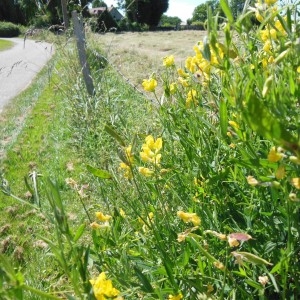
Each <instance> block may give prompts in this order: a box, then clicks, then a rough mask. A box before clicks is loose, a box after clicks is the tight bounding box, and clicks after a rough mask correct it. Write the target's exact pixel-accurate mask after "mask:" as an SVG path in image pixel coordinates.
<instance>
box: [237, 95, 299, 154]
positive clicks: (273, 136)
mask: <svg viewBox="0 0 300 300" xmlns="http://www.w3.org/2000/svg"><path fill="white" fill-rule="evenodd" d="M243 115H244V118H245V120H246V121H247V123H248V124H249V125H250V127H251V128H252V130H253V131H255V132H257V133H258V134H260V135H262V136H263V137H265V138H266V139H268V140H271V141H273V142H275V143H276V144H279V145H282V146H284V147H285V148H287V149H289V150H291V151H296V152H298V151H300V145H299V144H298V141H297V139H296V138H295V137H293V136H292V134H291V133H290V132H288V131H287V130H286V128H285V126H284V125H283V124H281V123H280V122H279V120H278V119H277V118H276V117H275V116H274V115H273V114H272V113H271V112H270V110H269V108H268V107H267V106H266V105H265V104H264V102H263V101H261V100H259V99H258V98H257V97H256V96H254V95H252V97H251V98H250V99H249V101H248V104H247V108H245V109H244V111H243Z"/></svg>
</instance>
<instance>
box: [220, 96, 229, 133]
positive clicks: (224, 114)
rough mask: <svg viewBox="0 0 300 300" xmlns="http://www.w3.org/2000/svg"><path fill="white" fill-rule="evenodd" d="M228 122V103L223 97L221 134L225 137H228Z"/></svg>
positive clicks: (221, 104) (221, 102)
mask: <svg viewBox="0 0 300 300" xmlns="http://www.w3.org/2000/svg"><path fill="white" fill-rule="evenodd" d="M227 124H228V115H227V105H226V102H225V100H223V99H221V101H220V126H221V134H222V136H223V137H224V138H226V137H227Z"/></svg>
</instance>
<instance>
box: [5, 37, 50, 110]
mask: <svg viewBox="0 0 300 300" xmlns="http://www.w3.org/2000/svg"><path fill="white" fill-rule="evenodd" d="M1 39H5V40H10V41H12V42H13V43H14V46H13V47H12V48H10V49H8V50H4V51H0V113H1V112H2V110H3V108H4V106H5V105H6V104H7V103H8V102H9V101H10V100H11V99H13V98H14V97H16V96H17V95H18V94H19V93H20V92H22V91H23V90H25V89H26V88H27V87H28V86H29V85H30V83H31V81H32V80H33V79H34V77H35V76H36V75H37V73H38V72H39V71H40V70H41V69H42V68H43V67H44V66H45V64H46V63H47V61H48V60H49V59H50V58H51V56H52V54H53V53H54V48H53V47H52V45H51V44H49V43H45V42H39V41H33V40H29V39H26V41H25V43H24V40H23V39H20V38H9V39H6V38H1Z"/></svg>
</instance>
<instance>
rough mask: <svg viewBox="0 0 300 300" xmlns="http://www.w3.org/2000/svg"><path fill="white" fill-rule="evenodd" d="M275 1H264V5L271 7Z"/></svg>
mask: <svg viewBox="0 0 300 300" xmlns="http://www.w3.org/2000/svg"><path fill="white" fill-rule="evenodd" d="M276 2H277V0H265V3H266V4H267V5H268V6H271V5H273V4H274V3H276Z"/></svg>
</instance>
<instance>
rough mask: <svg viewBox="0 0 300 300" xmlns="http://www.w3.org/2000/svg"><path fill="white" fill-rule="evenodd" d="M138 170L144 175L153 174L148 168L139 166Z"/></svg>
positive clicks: (149, 175)
mask: <svg viewBox="0 0 300 300" xmlns="http://www.w3.org/2000/svg"><path fill="white" fill-rule="evenodd" d="M139 172H140V173H141V174H142V175H144V176H145V177H151V176H152V175H153V173H154V172H153V171H152V170H150V169H149V168H144V167H139Z"/></svg>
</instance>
